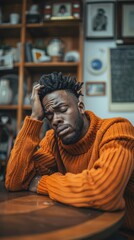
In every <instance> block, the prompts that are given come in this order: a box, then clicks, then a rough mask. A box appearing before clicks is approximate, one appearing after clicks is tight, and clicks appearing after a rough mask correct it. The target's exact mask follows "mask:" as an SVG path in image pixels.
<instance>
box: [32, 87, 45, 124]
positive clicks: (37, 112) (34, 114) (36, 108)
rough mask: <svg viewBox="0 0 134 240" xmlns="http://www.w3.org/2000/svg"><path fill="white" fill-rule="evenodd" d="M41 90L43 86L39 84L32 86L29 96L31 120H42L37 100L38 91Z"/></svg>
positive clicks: (40, 108)
mask: <svg viewBox="0 0 134 240" xmlns="http://www.w3.org/2000/svg"><path fill="white" fill-rule="evenodd" d="M42 88H44V86H43V85H40V84H36V85H34V86H33V90H32V95H31V104H32V114H31V118H32V119H36V120H43V118H44V111H43V108H42V105H41V101H40V98H39V91H40V90H41V89H42Z"/></svg>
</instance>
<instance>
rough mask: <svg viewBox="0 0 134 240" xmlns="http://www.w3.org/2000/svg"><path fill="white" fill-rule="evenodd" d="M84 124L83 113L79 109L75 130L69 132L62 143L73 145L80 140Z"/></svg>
mask: <svg viewBox="0 0 134 240" xmlns="http://www.w3.org/2000/svg"><path fill="white" fill-rule="evenodd" d="M83 125H84V121H83V118H82V115H81V114H80V112H79V111H78V116H77V120H76V122H75V124H74V127H73V131H72V133H71V134H68V135H67V136H65V137H63V138H62V139H61V141H62V143H63V144H64V145H71V144H74V143H76V142H78V141H79V140H80V139H81V137H82V129H83Z"/></svg>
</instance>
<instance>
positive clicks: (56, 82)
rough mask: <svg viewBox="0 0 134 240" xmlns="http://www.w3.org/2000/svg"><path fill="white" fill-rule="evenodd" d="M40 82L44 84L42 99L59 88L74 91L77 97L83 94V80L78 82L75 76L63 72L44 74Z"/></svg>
mask: <svg viewBox="0 0 134 240" xmlns="http://www.w3.org/2000/svg"><path fill="white" fill-rule="evenodd" d="M39 84H40V85H43V86H44V88H42V89H41V91H40V93H39V96H40V100H42V99H43V98H44V97H45V96H46V94H48V93H51V92H54V91H57V90H66V91H68V92H70V93H73V94H74V95H75V96H76V97H77V98H79V96H82V95H83V94H82V92H81V88H82V85H83V82H78V81H77V80H76V77H74V76H70V75H63V74H62V72H59V73H58V72H53V73H50V74H44V75H42V77H41V78H40V80H39Z"/></svg>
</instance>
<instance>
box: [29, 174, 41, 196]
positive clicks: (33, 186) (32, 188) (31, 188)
mask: <svg viewBox="0 0 134 240" xmlns="http://www.w3.org/2000/svg"><path fill="white" fill-rule="evenodd" d="M40 179H41V176H35V177H34V178H33V179H32V181H31V183H30V185H29V191H31V192H37V187H38V184H39V181H40Z"/></svg>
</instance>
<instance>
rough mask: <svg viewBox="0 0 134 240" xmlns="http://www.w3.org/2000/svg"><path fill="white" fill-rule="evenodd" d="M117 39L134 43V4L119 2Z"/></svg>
mask: <svg viewBox="0 0 134 240" xmlns="http://www.w3.org/2000/svg"><path fill="white" fill-rule="evenodd" d="M117 38H118V39H122V40H123V43H134V2H132V1H124V2H120V1H119V2H117Z"/></svg>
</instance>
